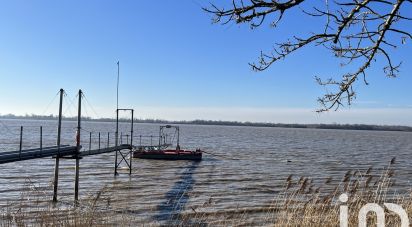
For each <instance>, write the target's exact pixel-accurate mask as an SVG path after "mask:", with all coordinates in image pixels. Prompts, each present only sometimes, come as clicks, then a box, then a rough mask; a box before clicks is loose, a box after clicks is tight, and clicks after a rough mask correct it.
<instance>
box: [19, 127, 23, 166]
mask: <svg viewBox="0 0 412 227" xmlns="http://www.w3.org/2000/svg"><path fill="white" fill-rule="evenodd" d="M22 149H23V126H20V146H19V151H20V152H19V158H20V159H21V150H22Z"/></svg>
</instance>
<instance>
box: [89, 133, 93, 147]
mask: <svg viewBox="0 0 412 227" xmlns="http://www.w3.org/2000/svg"><path fill="white" fill-rule="evenodd" d="M91 150H92V132H90V135H89V151H91Z"/></svg>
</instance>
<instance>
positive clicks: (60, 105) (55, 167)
mask: <svg viewBox="0 0 412 227" xmlns="http://www.w3.org/2000/svg"><path fill="white" fill-rule="evenodd" d="M63 95H64V90H63V88H62V89H60V104H59V120H58V122H59V123H58V126H57V149H58V154H57V156H56V158H55V159H56V160H55V165H54V184H53V202H57V188H58V184H59V158H60V139H61V138H60V137H61V128H62V117H63V116H62V110H63Z"/></svg>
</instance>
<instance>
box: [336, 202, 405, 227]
mask: <svg viewBox="0 0 412 227" xmlns="http://www.w3.org/2000/svg"><path fill="white" fill-rule="evenodd" d="M339 200H340V201H341V202H342V203H346V202H347V201H348V195H347V194H342V195H340V196H339ZM383 205H384V206H385V207H386V208H387V209H388V210H390V211H392V212H394V213H396V214H397V215H398V216H399V217H400V219H401V227H408V226H409V218H408V214H407V213H406V211H405V210H404V209H403V208H402V206H400V205H397V204H394V203H384V204H383ZM348 211H349V209H348V206H345V205H341V206H340V214H339V221H340V227H348V222H349V221H348V220H349V215H348V213H349V212H348ZM369 212H373V213H375V214H376V220H377V223H376V226H377V227H385V210H384V208H383V207H381V206H379V205H378V204H376V203H367V204H366V205H364V206H363V207H362V208H361V209H360V210H359V213H358V222H359V227H366V226H367V222H366V219H367V218H366V217H367V215H368V213H369Z"/></svg>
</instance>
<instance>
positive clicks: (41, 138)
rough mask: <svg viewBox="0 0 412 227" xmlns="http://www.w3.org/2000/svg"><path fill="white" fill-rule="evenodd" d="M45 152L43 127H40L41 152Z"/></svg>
mask: <svg viewBox="0 0 412 227" xmlns="http://www.w3.org/2000/svg"><path fill="white" fill-rule="evenodd" d="M42 150H43V126H40V151H42Z"/></svg>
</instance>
